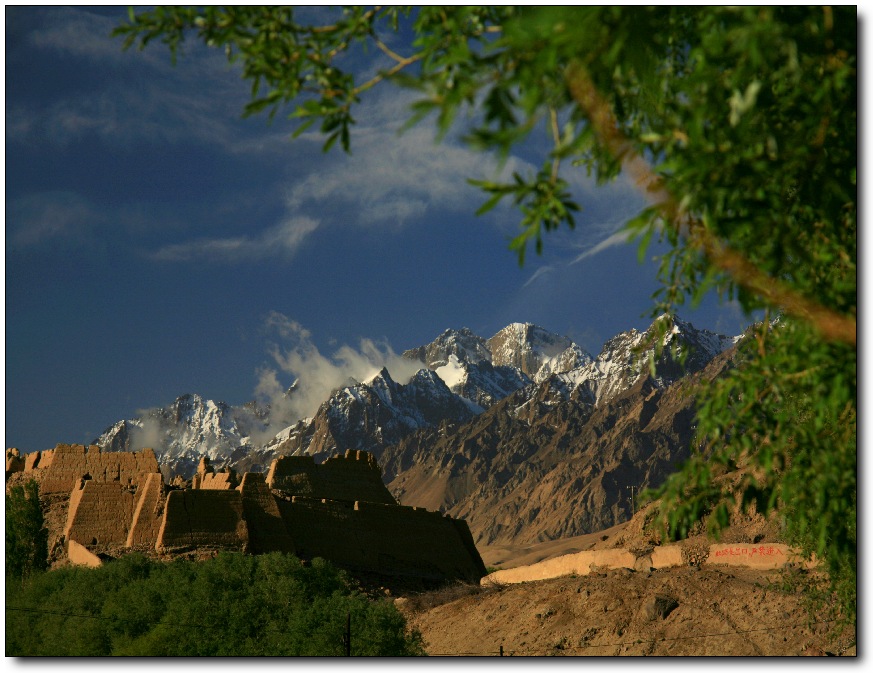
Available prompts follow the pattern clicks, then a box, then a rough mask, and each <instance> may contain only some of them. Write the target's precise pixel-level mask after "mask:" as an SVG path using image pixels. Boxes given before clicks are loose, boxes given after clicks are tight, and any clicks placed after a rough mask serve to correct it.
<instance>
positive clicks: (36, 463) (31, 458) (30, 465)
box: [24, 451, 42, 472]
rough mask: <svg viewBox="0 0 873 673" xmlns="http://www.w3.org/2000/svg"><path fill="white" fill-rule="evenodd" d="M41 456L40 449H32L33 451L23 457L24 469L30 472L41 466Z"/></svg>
mask: <svg viewBox="0 0 873 673" xmlns="http://www.w3.org/2000/svg"><path fill="white" fill-rule="evenodd" d="M41 458H42V452H41V451H34V452H33V453H28V454H27V457H26V458H25V459H24V471H25V472H30V471H31V470H35V469H36V468H37V467H41V465H40V459H41Z"/></svg>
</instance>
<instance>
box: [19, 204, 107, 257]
mask: <svg viewBox="0 0 873 673" xmlns="http://www.w3.org/2000/svg"><path fill="white" fill-rule="evenodd" d="M102 220H103V217H102V216H101V215H99V214H98V213H97V211H96V209H95V208H94V207H93V206H92V205H91V204H90V203H89V202H88V201H87V200H85V199H84V198H82V197H81V196H79V195H78V194H76V193H74V192H67V191H63V192H38V193H33V194H29V195H27V196H24V197H21V198H19V199H16V200H15V201H14V202H12V203H11V204H10V205H9V210H8V211H7V227H8V228H9V229H8V230H9V232H10V235H9V237H8V239H7V240H8V242H9V243H11V244H12V245H13V246H14V247H17V248H31V247H35V246H38V245H41V244H43V243H45V242H46V241H49V240H52V239H58V238H65V239H70V238H72V237H78V236H82V235H84V234H85V233H86V232H87V231H88V230H89V229H91V228H92V227H93V226H94V225H95V224H97V223H98V222H100V221H102Z"/></svg>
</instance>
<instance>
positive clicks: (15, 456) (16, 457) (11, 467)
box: [6, 448, 29, 478]
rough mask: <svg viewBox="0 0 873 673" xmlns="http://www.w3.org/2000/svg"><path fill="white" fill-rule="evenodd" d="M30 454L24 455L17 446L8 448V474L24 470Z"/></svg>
mask: <svg viewBox="0 0 873 673" xmlns="http://www.w3.org/2000/svg"><path fill="white" fill-rule="evenodd" d="M27 458H29V456H25V457H22V456H21V452H20V451H19V450H18V449H16V448H9V449H6V476H7V478H8V477H9V475H10V474H12V473H13V472H22V471H24V465H25V462H26V460H27Z"/></svg>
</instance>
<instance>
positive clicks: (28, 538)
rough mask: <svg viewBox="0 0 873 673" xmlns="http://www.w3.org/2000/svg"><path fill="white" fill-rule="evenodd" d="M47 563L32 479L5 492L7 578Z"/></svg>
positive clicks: (42, 524)
mask: <svg viewBox="0 0 873 673" xmlns="http://www.w3.org/2000/svg"><path fill="white" fill-rule="evenodd" d="M47 567H48V529H47V528H46V527H45V522H44V520H43V515H42V508H41V507H40V504H39V486H38V485H37V483H36V481H34V480H33V479H31V480H30V481H28V482H27V483H26V484H24V485H23V486H22V485H20V484H17V485H15V486H13V487H12V488H11V489H10V492H9V493H8V494H7V495H6V579H7V581H8V580H9V579H10V578H15V579H25V578H27V577H28V576H30V575H31V574H33V573H34V572H37V571H41V570H45V569H46V568H47Z"/></svg>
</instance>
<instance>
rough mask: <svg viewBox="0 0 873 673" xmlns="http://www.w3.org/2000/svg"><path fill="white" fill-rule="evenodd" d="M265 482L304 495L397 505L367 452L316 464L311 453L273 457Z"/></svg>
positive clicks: (377, 467) (350, 453)
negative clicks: (308, 454) (309, 454)
mask: <svg viewBox="0 0 873 673" xmlns="http://www.w3.org/2000/svg"><path fill="white" fill-rule="evenodd" d="M267 485H268V486H269V487H270V488H272V489H276V490H279V491H285V492H286V493H290V494H293V495H300V496H304V497H308V498H317V499H322V498H326V499H328V500H345V501H348V502H355V501H356V500H360V501H366V502H380V503H385V504H387V505H396V504H397V501H396V500H394V498H393V497H392V496H391V493H390V492H389V491H388V488H387V487H386V486H385V484H384V483H382V470H381V469H380V468H379V465H378V463H377V462H376V459H375V458H374V457H373V454H371V453H369V452H367V451H346V452H345V455H343V456H334V457H332V458H328V459H327V460H326V461H324V462H323V463H321V464H320V465H316V463H315V460H313V458H312V456H285V457H281V458H277V459H276V460H274V461H273V464H272V465H271V466H270V470H269V472H267Z"/></svg>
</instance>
